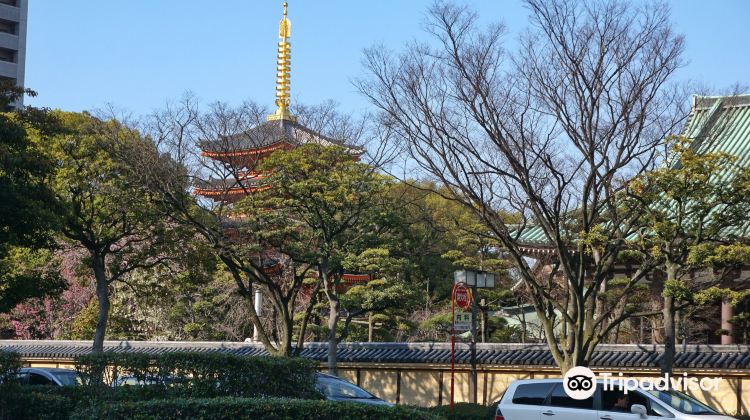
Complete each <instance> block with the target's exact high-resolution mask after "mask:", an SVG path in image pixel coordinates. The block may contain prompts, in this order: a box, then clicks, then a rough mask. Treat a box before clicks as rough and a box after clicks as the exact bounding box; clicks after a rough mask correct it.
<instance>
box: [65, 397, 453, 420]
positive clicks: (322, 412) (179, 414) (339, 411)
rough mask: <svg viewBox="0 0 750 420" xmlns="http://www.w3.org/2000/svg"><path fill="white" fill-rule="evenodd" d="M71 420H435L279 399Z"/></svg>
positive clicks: (181, 405) (206, 402) (113, 408)
mask: <svg viewBox="0 0 750 420" xmlns="http://www.w3.org/2000/svg"><path fill="white" fill-rule="evenodd" d="M71 418H72V419H76V420H89V419H103V418H106V419H110V420H116V419H123V420H124V419H133V420H146V419H149V420H150V419H188V418H189V419H197V420H201V419H218V420H222V419H226V420H237V419H260V418H262V419H271V420H273V419H297V418H314V419H330V420H343V419H365V420H367V419H417V420H418V419H437V418H439V417H437V416H435V415H433V414H430V413H429V412H426V411H423V410H416V409H413V408H407V407H386V406H376V405H369V404H355V403H337V402H330V401H315V400H295V399H281V398H231V397H228V398H211V399H170V400H152V401H141V402H121V403H114V404H97V405H92V406H88V407H85V408H82V409H80V410H78V411H76V412H75V413H74V414H73V416H72V417H71Z"/></svg>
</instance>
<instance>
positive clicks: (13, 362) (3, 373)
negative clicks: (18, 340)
mask: <svg viewBox="0 0 750 420" xmlns="http://www.w3.org/2000/svg"><path fill="white" fill-rule="evenodd" d="M18 369H21V356H20V355H19V354H18V353H13V352H8V351H0V384H10V383H15V382H17V379H18Z"/></svg>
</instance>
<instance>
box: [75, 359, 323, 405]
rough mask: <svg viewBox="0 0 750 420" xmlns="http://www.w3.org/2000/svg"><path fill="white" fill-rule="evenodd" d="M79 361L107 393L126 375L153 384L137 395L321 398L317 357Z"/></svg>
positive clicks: (90, 382)
mask: <svg viewBox="0 0 750 420" xmlns="http://www.w3.org/2000/svg"><path fill="white" fill-rule="evenodd" d="M75 366H76V370H77V371H78V374H79V375H80V377H81V380H82V381H83V385H84V387H85V388H96V387H97V385H100V384H102V383H104V384H105V385H107V387H104V388H102V387H99V388H102V389H101V390H99V391H97V392H104V393H107V392H108V391H107V390H112V389H113V387H112V385H113V384H114V383H115V381H116V380H117V378H118V377H120V376H122V375H125V376H130V377H131V378H132V379H135V380H137V381H138V382H139V383H141V384H146V385H148V386H147V387H137V388H140V389H143V390H144V391H138V392H135V394H136V396H137V395H139V394H147V395H146V396H151V397H153V396H157V397H165V398H166V397H169V398H172V397H186V398H189V397H198V398H209V397H289V398H306V399H310V398H312V399H320V398H322V397H321V395H320V394H319V393H318V391H317V390H316V389H315V376H314V374H315V371H316V363H315V362H314V361H311V360H306V359H301V358H282V357H265V356H264V357H243V356H236V355H231V354H221V353H164V354H160V355H157V356H155V357H151V356H149V355H145V354H132V353H131V354H127V353H101V354H92V355H86V356H82V357H79V358H78V359H77V360H76V362H75ZM102 373H103V374H102ZM91 392H94V391H91ZM105 399H106V398H105ZM136 399H143V398H136Z"/></svg>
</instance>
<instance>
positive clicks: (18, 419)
mask: <svg viewBox="0 0 750 420" xmlns="http://www.w3.org/2000/svg"><path fill="white" fill-rule="evenodd" d="M51 388H52V387H49V388H48V387H30V386H21V385H5V386H2V387H0V419H2V420H6V419H7V420H25V419H29V420H31V419H51V420H57V419H60V420H64V419H67V418H69V417H70V415H71V414H72V412H73V409H74V408H75V407H76V403H77V401H76V400H74V399H70V398H67V397H66V396H64V395H61V394H59V393H57V392H52V393H50V392H48V391H49V390H50V389H51ZM56 388H57V389H60V387H56Z"/></svg>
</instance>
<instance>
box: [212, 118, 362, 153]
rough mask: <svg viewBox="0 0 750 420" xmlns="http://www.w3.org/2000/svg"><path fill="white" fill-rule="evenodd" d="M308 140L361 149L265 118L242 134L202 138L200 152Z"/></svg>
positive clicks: (296, 143) (290, 123)
mask: <svg viewBox="0 0 750 420" xmlns="http://www.w3.org/2000/svg"><path fill="white" fill-rule="evenodd" d="M311 143H312V144H319V145H323V146H342V147H345V148H347V149H348V150H349V152H350V153H351V154H355V155H359V154H362V153H363V152H364V149H363V148H362V147H359V146H354V145H350V144H347V143H346V142H345V141H343V140H339V139H334V138H331V137H327V136H324V135H321V134H320V133H317V132H315V131H314V130H312V129H310V128H308V127H305V126H303V125H302V124H300V123H298V122H297V121H292V120H287V119H278V120H272V121H266V122H264V123H262V124H259V125H257V126H255V127H253V128H251V129H249V130H247V131H244V132H242V133H238V134H234V135H231V136H221V137H220V138H218V139H215V140H206V141H202V142H201V149H203V152H204V154H207V155H210V154H225V153H238V152H244V151H254V150H259V149H264V148H272V147H273V146H276V145H279V146H281V145H283V144H289V145H291V146H295V147H296V146H301V145H303V144H311Z"/></svg>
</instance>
